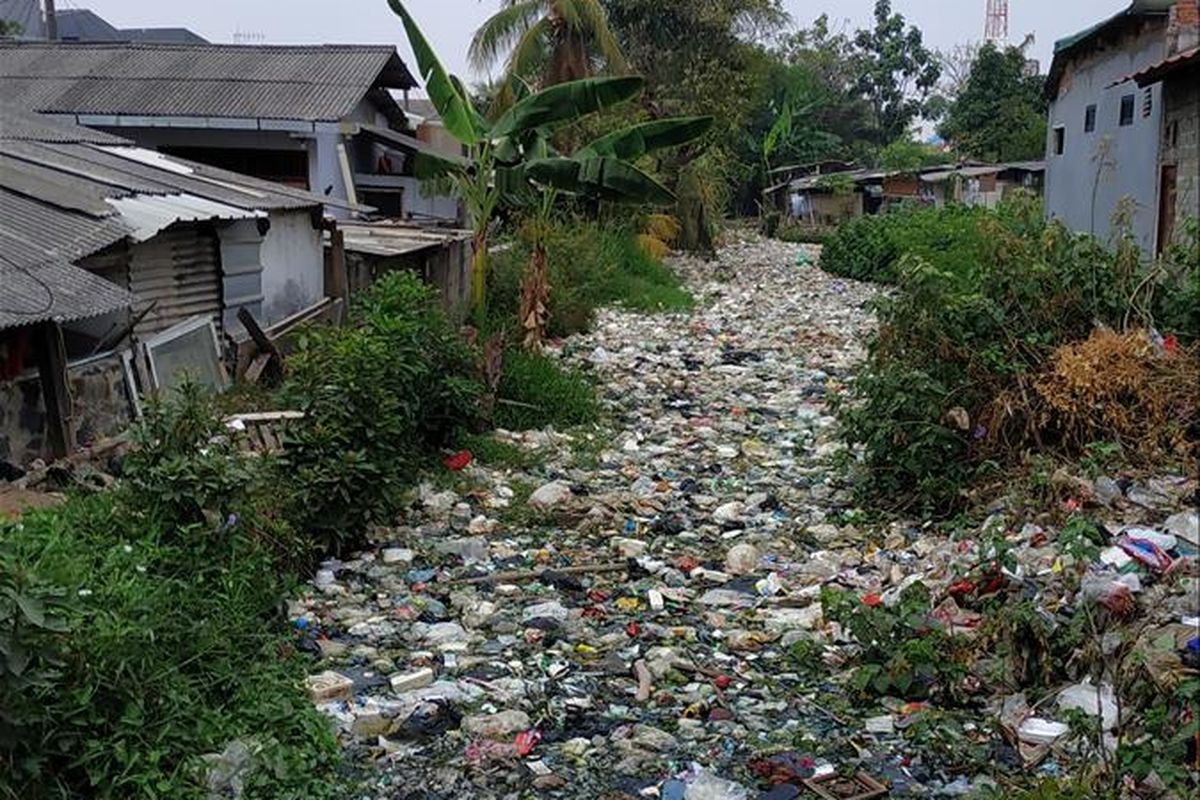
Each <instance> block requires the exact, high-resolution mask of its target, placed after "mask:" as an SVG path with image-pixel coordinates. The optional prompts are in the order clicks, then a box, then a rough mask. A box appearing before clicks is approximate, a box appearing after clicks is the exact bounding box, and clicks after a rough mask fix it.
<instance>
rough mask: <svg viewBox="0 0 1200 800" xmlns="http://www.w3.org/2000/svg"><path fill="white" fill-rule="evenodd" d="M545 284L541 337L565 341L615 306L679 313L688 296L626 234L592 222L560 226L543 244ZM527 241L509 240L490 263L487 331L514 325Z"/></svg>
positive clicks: (672, 276) (675, 279)
mask: <svg viewBox="0 0 1200 800" xmlns="http://www.w3.org/2000/svg"><path fill="white" fill-rule="evenodd" d="M546 252H547V256H548V272H549V280H550V314H549V319H548V322H547V334H548V335H549V336H551V337H561V336H569V335H571V334H573V333H579V332H582V331H586V330H587V329H588V328H589V327H591V324H592V320H593V318H594V317H595V314H596V310H597V309H599V308H601V307H603V306H606V305H620V306H623V307H625V308H628V309H630V310H633V311H643V312H657V311H680V310H686V309H688V308H691V306H692V304H693V300H692V296H691V295H690V294H689V293H688V292H687V290H686V289H684V288H683V286H682V284H681V283H680V281H679V278H678V277H677V276H676V275H675V274H674V273H673V272H672V271H671V270H670V269H669V268H668V267H667V266H665V265H664V264H663V263H662V262H661V261H658V260H656V259H654V258H652V257H651V256H650V255H648V254H647V253H646V252H645V251H644V250H642V248H641V247H640V246H639V244H638V242H637V238H636V236H635V235H634V234H633V233H632V232H631V231H630V230H628V229H626V228H623V227H620V226H616V225H603V224H600V223H595V222H583V221H577V220H572V221H560V222H558V223H556V224H555V225H554V226H553V228H552V230H551V233H550V236H549V237H548V239H547V242H546ZM529 254H530V247H529V245H528V243H527V242H523V241H521V240H519V239H518V240H514V241H512V242H510V243H509V247H508V248H507V249H505V250H503V251H500V252H497V253H496V254H494V255H493V256H492V258H491V260H490V270H491V272H490V275H489V279H488V280H489V288H488V302H489V318H490V320H491V327H492V328H493V329H511V328H513V327H514V326H515V325H516V322H517V309H518V298H519V292H520V285H521V275H522V273H523V272H524V270H525V267H526V265H527V264H528V263H529Z"/></svg>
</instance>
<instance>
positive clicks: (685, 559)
mask: <svg viewBox="0 0 1200 800" xmlns="http://www.w3.org/2000/svg"><path fill="white" fill-rule="evenodd" d="M698 566H700V561H699V560H698V559H696V558H694V557H693V556H680V557H679V558H677V559H675V568H676V569H678V570H679V571H680V572H684V573H688V572H691V571H692V570H694V569H695V568H696V567H698Z"/></svg>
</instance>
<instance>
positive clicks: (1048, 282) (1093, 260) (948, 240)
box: [826, 205, 1195, 510]
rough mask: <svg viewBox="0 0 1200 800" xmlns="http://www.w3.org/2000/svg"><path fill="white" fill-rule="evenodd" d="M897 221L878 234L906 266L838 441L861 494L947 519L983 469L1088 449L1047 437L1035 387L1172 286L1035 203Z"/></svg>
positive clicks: (1145, 312)
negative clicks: (847, 449) (1034, 453)
mask: <svg viewBox="0 0 1200 800" xmlns="http://www.w3.org/2000/svg"><path fill="white" fill-rule="evenodd" d="M895 219H903V220H905V221H906V224H908V226H909V227H908V229H907V230H906V231H905V232H904V233H897V232H896V231H895V230H892V229H891V228H890V227H884V228H879V229H874V230H886V231H887V235H886V236H885V237H884V238H883V239H881V241H883V242H884V243H885V246H886V247H887V248H892V247H895V248H897V250H898V252H901V253H903V254H904V255H903V257H901V258H899V259H894V260H893V266H890V267H886V268H885V269H888V270H893V271H894V272H895V274H896V278H897V281H898V285H899V292H898V293H896V294H895V295H894V296H892V297H888V298H884V299H882V300H881V301H880V302H879V305H878V313H879V320H880V329H879V333H878V335H877V336H876V337H875V338H874V339H873V341H872V342H870V345H869V358H868V363H867V366H866V368H865V369H864V370H863V371H862V372H861V374H860V375H859V377H858V378H857V379H856V381H855V385H854V390H853V396H854V400H853V401H852V402H850V403H848V404H845V405H844V406H843V408H842V410H841V425H842V431H843V436H844V438H845V440H846V441H847V442H848V443H849V444H851V445H853V446H861V451H860V452H861V456H862V457H861V466H863V467H864V468H865V474H864V476H863V477H864V480H863V481H862V482H861V483H860V484H859V486H860V488H861V489H863V490H865V493H866V494H867V495H869V496H870V497H872V498H873V499H875V500H883V501H885V502H888V503H890V504H893V505H903V504H910V503H913V502H921V503H923V504H925V505H927V506H930V507H934V508H937V509H941V510H949V509H951V508H952V507H953V506H954V505H955V504H956V503H957V501H958V500H959V499H960V493H961V490H962V488H963V487H964V485H965V484H966V483H967V482H968V481H969V480H970V479H971V478H972V477H973V476H974V475H975V474H976V472H977V470H978V469H980V468H981V467H984V466H986V465H988V464H989V463H995V462H1001V463H1003V462H1004V461H1006V460H1007V459H1011V458H1015V457H1017V456H1018V455H1019V453H1020V452H1022V451H1024V450H1026V449H1028V448H1033V449H1038V450H1047V449H1054V448H1065V449H1066V450H1068V451H1070V450H1071V449H1077V448H1081V447H1083V446H1084V445H1086V444H1087V443H1086V442H1079V441H1072V440H1069V439H1068V438H1067V437H1065V436H1064V435H1062V434H1063V431H1065V430H1066V427H1065V426H1064V427H1063V428H1062V430H1060V431H1058V432H1057V433H1056V432H1055V431H1054V430H1049V429H1047V430H1043V429H1044V428H1045V427H1046V421H1047V420H1046V417H1045V416H1044V414H1042V413H1041V412H1040V410H1039V407H1038V405H1037V404H1036V403H1035V399H1036V397H1037V385H1038V381H1039V380H1040V379H1043V377H1042V376H1044V374H1045V373H1046V370H1047V369H1049V367H1050V365H1051V362H1052V359H1053V356H1054V354H1055V352H1056V350H1058V349H1059V348H1060V347H1062V346H1064V345H1068V344H1071V343H1075V342H1081V341H1083V340H1085V339H1087V338H1088V336H1089V335H1090V334H1091V333H1092V331H1093V329H1094V327H1095V325H1096V323H1098V322H1099V323H1102V324H1104V325H1107V326H1109V327H1111V328H1113V329H1116V330H1124V329H1128V328H1131V327H1139V326H1144V327H1148V326H1150V325H1152V324H1153V323H1154V320H1155V319H1156V318H1157V317H1160V316H1163V313H1164V312H1163V309H1167V308H1169V307H1171V304H1172V302H1174V298H1175V297H1176V296H1177V293H1178V291H1179V289H1178V285H1179V282H1180V276H1177V275H1169V274H1168V273H1167V272H1166V271H1164V270H1162V269H1160V268H1158V267H1157V266H1154V265H1147V264H1144V263H1143V262H1142V261H1141V260H1140V254H1139V253H1138V252H1137V250H1136V248H1134V247H1133V246H1132V245H1131V244H1130V242H1129V240H1127V239H1126V240H1124V241H1122V243H1121V244H1120V246H1119V247H1118V248H1117V249H1116V250H1115V251H1114V250H1109V249H1106V248H1105V247H1103V246H1101V245H1100V243H1099V242H1097V241H1096V240H1095V239H1093V238H1091V237H1087V236H1083V235H1078V234H1073V233H1071V232H1069V231H1067V230H1066V229H1065V228H1063V227H1062V226H1061V225H1059V224H1057V223H1053V224H1047V223H1045V222H1043V221H1042V219H1041V217H1040V214H1039V213H1038V212H1037V210H1036V209H1035V208H1034V207H1032V206H1030V205H1017V206H1010V207H1005V208H1002V209H1001V210H999V211H997V212H984V211H962V210H955V211H948V212H942V211H939V212H917V213H915V214H913V213H908V214H904V215H902V216H898V217H896V218H895ZM942 223H944V224H942ZM892 224H893V223H892V222H889V223H885V226H890V225H892ZM869 226H870V223H867V228H864V230H870V227H869ZM836 238H838V237H835V239H836ZM843 241H845V238H843ZM905 248H907V249H905ZM826 253H827V254H828V253H829V250H828V249H827V250H826ZM835 258H841V256H840V255H838V254H837V253H836V251H835ZM1194 271H1195V270H1194V269H1193V270H1192V272H1193V273H1194ZM875 274H877V275H878V274H879V273H878V272H876V273H875ZM1189 279H1190V278H1189ZM1163 363H1164V364H1165V363H1166V362H1163ZM1092 432H1093V433H1094V434H1095V435H1097V436H1098V437H1100V438H1105V439H1111V438H1113V437H1111V436H1106V435H1104V433H1105V432H1104V431H1099V430H1096V431H1092Z"/></svg>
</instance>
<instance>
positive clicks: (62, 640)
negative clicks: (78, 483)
mask: <svg viewBox="0 0 1200 800" xmlns="http://www.w3.org/2000/svg"><path fill="white" fill-rule="evenodd" d="M214 418H215V411H214V410H213V406H212V404H211V403H205V402H204V401H203V400H202V398H201V397H200V395H199V394H198V393H195V392H194V390H190V389H189V390H187V391H185V392H183V393H182V394H181V395H179V396H178V397H177V398H176V399H173V400H172V401H170V402H167V403H164V404H162V405H156V406H155V407H153V408H152V409H151V410H150V412H149V413H148V415H147V418H146V420H145V421H144V422H143V423H142V424H141V426H139V429H138V430H137V432H136V435H135V440H136V441H138V442H140V443H141V447H142V449H141V451H140V452H138V453H136V454H135V455H134V456H133V457H131V458H130V459H129V461H128V462H127V466H126V470H127V476H126V479H125V481H124V482H123V483H122V484H121V485H119V487H118V488H117V489H115V490H112V491H109V492H105V493H103V494H98V495H91V496H80V497H73V498H71V499H69V500H68V502H67V503H66V504H65V505H63V506H61V507H60V508H56V509H50V510H44V511H38V512H32V513H28V514H26V515H25V516H24V517H23V518H22V519H21V520H20V521H19V522H13V523H6V524H0V583H3V584H4V585H5V586H6V587H8V588H11V589H12V590H13V591H12V593H8V592H5V595H6V596H7V597H8V598H11V599H12V600H13V601H14V603H13V604H12V605H6V604H5V603H0V615H3V616H4V617H5V618H6V619H7V620H9V622H8V623H7V624H6V625H5V627H6V628H8V629H9V630H10V631H11V632H12V633H10V634H9V636H10V641H9V642H8V644H6V645H5V647H4V648H3V659H2V662H3V666H4V669H0V704H2V707H3V709H4V711H3V712H2V713H0V765H3V767H4V768H3V770H0V797H21V798H49V797H64V796H65V797H96V798H114V799H115V798H126V797H148V798H156V797H164V798H165V797H170V798H177V797H183V798H186V797H196V798H200V797H203V796H205V793H204V788H203V782H202V778H203V764H202V762H201V759H200V757H201V756H202V755H204V754H206V753H213V752H219V751H221V750H223V749H224V748H225V747H226V746H227V745H228V744H229V743H230V742H232V741H234V740H241V741H243V742H246V743H248V744H252V745H253V748H254V749H255V750H256V751H257V753H258V755H257V761H258V763H259V765H260V768H259V769H258V770H257V771H256V772H255V773H254V775H253V776H252V777H251V779H250V781H249V785H250V786H252V787H255V791H254V793H253V794H254V796H257V797H271V798H303V797H326V796H329V791H328V788H327V787H328V786H329V784H330V781H331V778H332V770H333V767H334V764H335V760H336V755H337V749H336V745H335V742H334V739H333V735H332V730H331V728H330V726H329V724H328V722H327V720H325V719H324V718H322V716H321V715H320V714H319V713H318V712H317V711H316V710H315V709H314V708H313V706H312V704H311V703H310V702H308V700H307V699H306V698H305V697H304V695H303V693H302V692H301V691H300V689H299V686H300V680H301V677H302V675H303V674H304V669H303V666H302V665H301V664H300V663H299V662H298V661H297V660H296V659H295V657H294V656H293V655H289V654H290V653H291V652H292V650H291V648H290V646H289V645H288V642H287V640H286V638H285V636H284V635H283V630H284V626H283V620H282V619H281V618H280V615H279V608H280V604H281V603H282V601H283V599H284V597H285V596H286V594H287V591H288V589H289V588H290V587H289V586H288V585H287V583H286V581H285V580H283V579H281V578H280V569H279V562H278V560H277V551H276V550H275V549H274V547H273V545H275V544H277V543H278V540H277V539H276V538H274V536H270V537H267V536H263V527H262V526H261V525H260V524H259V523H258V522H256V521H255V518H256V516H257V512H256V509H255V508H254V507H253V500H252V498H253V497H255V495H256V492H257V491H259V490H261V489H262V488H263V487H262V486H261V485H259V484H258V482H257V481H255V480H254V477H255V475H258V476H260V477H261V476H262V475H264V474H265V472H258V473H255V472H253V471H250V470H249V469H248V467H247V465H246V464H245V463H244V461H245V459H244V457H242V456H240V455H239V454H238V453H236V451H234V450H232V449H231V448H229V447H228V446H227V445H225V444H224V443H222V442H221V441H220V440H219V439H216V440H214V439H211V438H210V434H212V433H213V432H214V429H213V427H212V420H213V419H214ZM222 462H224V463H222ZM191 477H194V478H195V479H196V480H198V481H199V484H200V485H198V486H197V487H196V495H195V498H194V500H190V501H185V500H184V492H183V491H182V488H183V486H184V485H185V483H186V482H187V481H188V480H189V479H190V478H191ZM243 477H244V478H246V483H238V481H237V480H235V478H237V479H238V480H240V479H242V478H243ZM219 492H228V494H226V495H220V494H219ZM216 509H220V512H219V513H218V512H217V511H216ZM18 598H20V599H18ZM14 610H16V611H18V612H19V615H14V614H13V612H14ZM13 619H15V620H16V623H15V624H13V622H12V620H13ZM13 637H15V640H16V641H18V643H19V645H20V648H21V650H22V651H23V652H25V653H28V654H30V655H29V656H28V657H24V656H17V657H14V654H15V653H16V652H17V651H16V650H14V648H13V647H12V646H11V644H12V640H13Z"/></svg>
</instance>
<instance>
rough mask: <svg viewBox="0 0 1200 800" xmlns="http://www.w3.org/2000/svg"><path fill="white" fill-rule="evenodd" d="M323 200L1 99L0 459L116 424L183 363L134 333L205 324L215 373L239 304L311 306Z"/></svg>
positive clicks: (236, 328) (321, 273)
mask: <svg viewBox="0 0 1200 800" xmlns="http://www.w3.org/2000/svg"><path fill="white" fill-rule="evenodd" d="M325 200H326V198H320V197H316V196H314V195H312V194H310V193H308V192H305V191H303V190H300V189H295V188H291V187H287V186H282V185H279V184H275V183H271V182H268V181H264V180H259V179H256V178H252V177H247V176H243V175H237V174H235V173H231V172H228V171H226V170H222V169H219V168H216V167H211V166H208V165H204V164H200V163H196V162H190V161H187V160H184V159H181V158H178V157H175V156H171V155H168V154H165V153H161V152H158V151H154V150H149V149H147V148H143V147H139V146H137V145H136V144H134V143H133V142H131V141H129V140H128V139H124V138H122V137H118V136H115V135H113V134H110V133H106V132H103V131H97V130H93V129H90V128H86V127H82V126H78V125H74V124H68V123H64V122H61V121H58V120H54V119H50V118H47V117H44V116H42V115H39V114H35V113H31V112H27V111H24V110H22V109H20V108H16V107H14V106H12V105H8V104H2V103H0V459H3V460H13V461H27V460H29V459H32V458H37V457H44V456H57V455H63V454H64V453H65V452H67V451H69V450H70V449H71V448H72V447H73V446H74V445H75V444H76V443H80V442H83V443H86V442H88V441H91V440H94V439H95V438H97V437H98V436H102V435H105V434H109V433H112V432H113V431H115V430H117V429H119V428H121V427H123V426H124V424H125V423H126V422H127V421H128V420H129V418H130V416H131V414H132V413H133V410H134V408H135V407H136V403H135V398H136V396H137V395H138V394H140V393H141V392H142V391H145V390H148V389H153V388H162V387H163V386H165V385H166V384H167V383H169V380H168V379H169V377H170V375H173V374H175V372H172V370H176V371H177V369H183V368H190V366H191V365H193V364H194V363H195V361H194V357H193V356H194V354H192V353H189V352H185V351H181V350H175V351H171V352H167V351H164V352H166V353H167V354H166V355H165V356H164V358H165V359H166V361H162V362H160V363H159V364H158V365H157V367H156V365H155V364H153V363H151V364H146V363H142V362H139V361H137V360H136V359H132V358H131V357H130V356H129V354H130V352H131V345H136V344H139V343H144V344H149V343H152V342H156V341H158V342H162V343H164V344H165V345H170V343H171V342H172V341H174V339H173V336H174V334H173V333H172V332H173V331H178V330H179V329H180V327H181V326H183V327H185V328H187V330H188V331H200V333H201V334H202V335H204V332H205V331H207V332H208V334H207V335H208V336H209V340H210V343H211V346H210V347H209V351H210V353H215V354H217V355H214V356H212V359H210V363H207V364H204V363H203V362H202V363H201V366H207V367H210V368H212V369H219V364H218V363H216V362H217V361H218V360H219V354H220V352H221V351H222V350H223V349H224V348H223V347H222V346H221V345H220V342H222V341H225V340H226V339H229V340H237V339H240V338H245V336H246V332H245V331H244V330H243V328H242V324H241V323H240V322H239V320H238V314H239V312H244V313H249V314H250V315H251V316H252V317H254V318H255V320H256V321H257V322H258V323H260V324H261V325H262V326H268V325H270V324H272V323H274V322H277V321H279V320H282V319H285V318H288V317H290V316H291V315H293V314H294V313H296V312H297V311H301V310H303V309H307V308H310V307H312V306H314V305H316V304H318V303H320V302H322V301H323V300H324V298H325V296H326V287H325V262H324V253H323V244H322V238H323V228H324V227H325V221H324V216H323V213H322V206H323V201H325ZM136 352H137V353H141V352H143V351H136ZM139 357H140V356H139ZM144 367H148V368H149V369H148V370H147V369H143V368H144ZM156 369H157V372H155V370H156ZM146 376H149V377H146ZM151 378H153V380H151Z"/></svg>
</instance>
